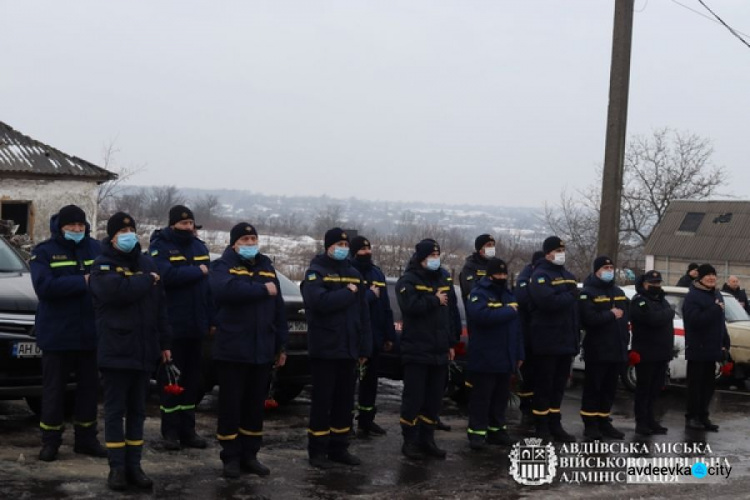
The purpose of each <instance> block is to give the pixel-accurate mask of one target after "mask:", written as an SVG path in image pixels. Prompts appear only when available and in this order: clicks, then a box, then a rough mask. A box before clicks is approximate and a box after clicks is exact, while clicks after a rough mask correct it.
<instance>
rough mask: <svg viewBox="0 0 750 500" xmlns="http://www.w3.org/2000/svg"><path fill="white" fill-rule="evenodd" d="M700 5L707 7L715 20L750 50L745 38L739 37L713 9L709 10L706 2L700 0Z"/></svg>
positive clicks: (749, 44)
mask: <svg viewBox="0 0 750 500" xmlns="http://www.w3.org/2000/svg"><path fill="white" fill-rule="evenodd" d="M698 3H699V4H701V5H702V6H703V7H705V9H706V10H707V11H709V12H710V13H711V15H712V16H714V17H715V18H716V19H717V20H718V21H719V22H720V23H721V24H723V25H724V27H725V28H726V29H728V30H729V32H730V33H731V34H733V35H734V36H736V37H737V39H738V40H739V41H740V42H742V43H743V44H745V46H747V48H748V49H750V43H747V40H745V39H744V38H742V37H741V36H740V35H739V33H737V32H736V31H735V30H734V28H732V27H731V26H729V25H728V24H727V23H725V22H724V20H723V19H722V18H720V17H719V16H718V15H717V14H716V13H715V12H714V11H712V10H711V9H710V8H709V6H708V5H706V4H705V2H703V0H698Z"/></svg>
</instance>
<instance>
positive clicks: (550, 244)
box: [542, 236, 565, 255]
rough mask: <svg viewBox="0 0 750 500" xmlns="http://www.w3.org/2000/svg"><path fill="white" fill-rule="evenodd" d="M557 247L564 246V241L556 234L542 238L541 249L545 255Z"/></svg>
mask: <svg viewBox="0 0 750 500" xmlns="http://www.w3.org/2000/svg"><path fill="white" fill-rule="evenodd" d="M558 248H565V243H564V242H563V240H561V239H560V238H558V237H557V236H550V237H549V238H547V239H546V240H544V243H542V251H543V252H544V255H547V254H548V253H550V252H551V251H553V250H557V249H558Z"/></svg>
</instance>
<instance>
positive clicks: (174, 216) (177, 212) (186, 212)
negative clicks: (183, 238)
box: [169, 205, 195, 226]
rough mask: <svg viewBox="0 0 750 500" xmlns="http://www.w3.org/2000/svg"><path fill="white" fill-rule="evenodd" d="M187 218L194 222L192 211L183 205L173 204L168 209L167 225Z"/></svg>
mask: <svg viewBox="0 0 750 500" xmlns="http://www.w3.org/2000/svg"><path fill="white" fill-rule="evenodd" d="M188 219H191V220H192V221H193V222H195V216H194V215H193V211H192V210H190V209H189V208H188V207H186V206H185V205H175V206H173V207H172V208H170V209H169V225H170V226H174V225H175V224H177V223H178V222H180V221H181V220H188Z"/></svg>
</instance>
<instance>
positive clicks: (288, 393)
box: [273, 384, 305, 405]
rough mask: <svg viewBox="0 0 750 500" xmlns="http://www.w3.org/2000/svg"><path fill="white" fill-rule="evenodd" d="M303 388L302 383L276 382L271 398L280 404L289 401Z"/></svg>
mask: <svg viewBox="0 0 750 500" xmlns="http://www.w3.org/2000/svg"><path fill="white" fill-rule="evenodd" d="M304 388H305V386H304V385H303V384H277V385H276V386H275V387H274V388H273V399H275V400H276V402H277V403H279V404H280V405H283V404H286V403H289V402H290V401H292V400H293V399H294V398H296V397H297V396H299V394H300V392H302V389H304Z"/></svg>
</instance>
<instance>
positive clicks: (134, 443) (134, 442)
mask: <svg viewBox="0 0 750 500" xmlns="http://www.w3.org/2000/svg"><path fill="white" fill-rule="evenodd" d="M125 444H126V445H128V446H143V439H136V440H131V439H126V440H125Z"/></svg>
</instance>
